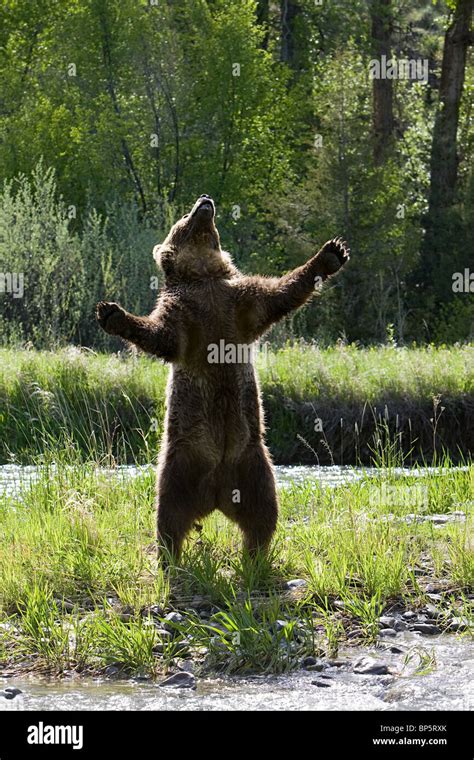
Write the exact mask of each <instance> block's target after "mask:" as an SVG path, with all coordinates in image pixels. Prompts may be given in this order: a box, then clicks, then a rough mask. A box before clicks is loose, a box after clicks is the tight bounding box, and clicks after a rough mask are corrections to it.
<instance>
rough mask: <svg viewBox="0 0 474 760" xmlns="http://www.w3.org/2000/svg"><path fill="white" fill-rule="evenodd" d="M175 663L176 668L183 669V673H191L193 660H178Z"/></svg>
mask: <svg viewBox="0 0 474 760" xmlns="http://www.w3.org/2000/svg"><path fill="white" fill-rule="evenodd" d="M176 664H177V666H178V668H179V669H180V670H182V671H183V673H191V674H193V672H194V662H193V661H192V660H178V662H177V663H176Z"/></svg>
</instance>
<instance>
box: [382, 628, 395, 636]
mask: <svg viewBox="0 0 474 760" xmlns="http://www.w3.org/2000/svg"><path fill="white" fill-rule="evenodd" d="M396 635H397V632H396V630H395V628H382V630H381V631H379V636H380V637H381V638H385V636H396Z"/></svg>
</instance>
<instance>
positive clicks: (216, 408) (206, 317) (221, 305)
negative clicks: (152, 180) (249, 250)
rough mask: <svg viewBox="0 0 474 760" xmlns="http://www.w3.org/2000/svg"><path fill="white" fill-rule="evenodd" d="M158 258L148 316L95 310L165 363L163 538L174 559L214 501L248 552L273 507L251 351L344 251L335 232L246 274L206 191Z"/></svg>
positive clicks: (260, 543)
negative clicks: (288, 268)
mask: <svg viewBox="0 0 474 760" xmlns="http://www.w3.org/2000/svg"><path fill="white" fill-rule="evenodd" d="M154 256H155V259H156V260H157V263H158V264H159V265H160V266H161V269H162V270H163V273H164V277H165V283H164V287H163V289H162V291H161V293H160V295H159V298H158V302H157V304H156V308H155V309H154V310H153V312H152V313H151V314H150V316H149V317H136V316H134V315H133V314H129V313H128V312H127V311H125V310H124V309H123V308H122V307H121V306H119V305H118V304H116V303H107V302H101V303H99V304H98V305H97V319H98V321H99V324H100V325H101V327H102V328H103V329H104V330H105V331H106V332H107V333H109V334H110V335H117V336H120V337H121V338H123V339H124V340H126V341H128V342H130V343H134V344H135V345H136V346H138V347H139V348H140V349H143V351H146V352H148V353H150V354H154V355H155V356H159V357H160V358H161V359H164V360H165V361H167V362H170V363H171V365H172V367H171V372H170V377H169V383H168V390H167V412H166V422H165V434H164V437H163V441H162V445H161V453H160V457H159V463H158V486H157V491H158V493H157V503H158V545H159V546H160V547H161V548H162V549H164V550H165V552H164V553H165V555H166V556H169V555H171V556H173V557H174V558H175V559H177V558H178V557H179V554H180V551H181V547H182V544H183V540H184V538H185V536H186V534H187V533H188V531H189V530H190V529H191V527H192V526H193V524H194V523H195V522H196V520H200V519H201V518H203V517H206V515H209V514H210V513H211V512H213V511H214V510H215V509H219V510H221V512H223V513H224V514H225V515H227V517H229V518H230V519H231V520H234V521H235V522H236V523H237V524H238V525H239V527H240V528H241V530H242V532H243V535H244V546H245V548H246V549H247V550H248V551H249V552H250V553H251V554H254V553H255V552H256V551H257V550H259V549H261V550H265V549H266V548H267V547H268V544H269V542H270V540H271V538H272V535H273V532H274V530H275V527H276V523H277V513H278V504H277V496H276V489H275V479H274V474H273V469H272V464H271V459H270V455H269V452H268V450H267V448H266V446H265V442H264V432H265V428H264V422H263V414H262V405H261V399H260V389H259V385H258V381H257V377H256V375H255V370H254V367H253V364H252V352H251V351H249V350H246V349H248V348H249V347H250V346H251V344H252V343H253V342H254V341H256V340H257V338H258V337H259V336H261V335H262V334H263V333H264V332H265V331H266V330H268V328H269V327H270V326H271V325H272V324H273V323H274V322H277V321H278V320H279V319H282V317H285V316H286V315H287V314H289V313H290V312H292V311H294V310H295V309H297V308H298V307H300V306H302V304H304V303H305V301H307V300H308V299H309V298H310V296H311V295H312V294H313V293H314V292H315V290H316V289H317V287H318V285H319V283H320V282H322V281H324V280H326V279H327V278H328V277H331V276H332V275H334V274H335V273H336V272H337V271H338V270H339V269H340V268H341V267H342V266H343V265H344V264H345V263H346V261H347V260H348V259H349V250H348V248H347V246H346V244H345V243H344V242H342V240H340V239H335V240H331V241H329V242H327V243H325V245H324V246H323V247H322V248H321V250H320V251H319V253H317V254H316V255H315V256H313V257H312V258H311V259H310V260H309V261H308V262H307V263H306V264H303V265H302V266H300V267H298V268H297V269H294V270H293V271H292V272H289V273H288V274H286V275H284V276H283V277H280V278H268V277H260V276H258V275H257V276H253V275H244V274H242V273H241V272H239V271H238V270H237V269H236V267H235V266H234V265H233V263H232V260H231V258H230V256H229V254H228V253H226V252H225V251H223V250H222V249H221V246H220V239H219V233H218V231H217V228H216V226H215V206H214V202H213V201H212V199H211V198H210V197H209V196H208V195H201V196H200V198H198V200H197V201H196V203H195V204H194V206H193V208H192V210H191V211H190V212H189V213H188V214H185V215H184V216H183V218H182V219H180V220H179V221H177V222H176V224H175V225H174V226H173V227H172V228H171V231H170V233H169V234H168V237H167V238H166V240H165V241H164V243H162V244H161V245H158V246H156V247H155V249H154Z"/></svg>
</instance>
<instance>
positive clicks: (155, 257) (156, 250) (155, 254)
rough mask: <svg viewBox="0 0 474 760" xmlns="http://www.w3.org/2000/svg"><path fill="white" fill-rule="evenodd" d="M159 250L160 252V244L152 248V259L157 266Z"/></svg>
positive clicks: (158, 263)
mask: <svg viewBox="0 0 474 760" xmlns="http://www.w3.org/2000/svg"><path fill="white" fill-rule="evenodd" d="M160 250H161V243H159V244H158V245H155V247H154V248H153V258H154V259H155V261H156V263H157V265H158V266H160Z"/></svg>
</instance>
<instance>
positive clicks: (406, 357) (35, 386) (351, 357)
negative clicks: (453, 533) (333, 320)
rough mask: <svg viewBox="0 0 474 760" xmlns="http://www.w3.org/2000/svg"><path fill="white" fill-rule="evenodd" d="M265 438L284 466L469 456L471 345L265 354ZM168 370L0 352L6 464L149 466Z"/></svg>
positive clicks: (84, 356) (119, 360)
mask: <svg viewBox="0 0 474 760" xmlns="http://www.w3.org/2000/svg"><path fill="white" fill-rule="evenodd" d="M257 365H258V368H259V376H260V381H261V387H262V392H263V398H264V407H265V413H266V420H267V428H268V432H267V440H268V444H269V447H270V449H271V451H272V454H273V457H274V460H275V462H276V463H279V464H295V463H309V464H317V463H319V464H322V465H324V464H333V463H334V464H359V463H362V464H371V463H373V462H375V463H376V464H379V463H380V464H386V463H387V462H386V461H383V460H384V457H385V458H386V456H387V452H388V455H389V456H390V457H391V460H392V461H393V460H396V461H397V462H398V463H399V464H402V463H403V462H405V463H406V464H409V465H410V464H413V463H415V462H416V461H418V462H419V461H424V462H426V463H428V464H429V463H431V462H432V461H433V458H435V459H436V458H438V459H439V458H440V457H441V456H442V453H443V452H449V454H450V457H451V459H452V461H455V462H462V461H463V460H464V459H465V458H468V457H469V456H472V453H473V451H474V346H472V345H470V346H461V347H444V348H431V347H429V348H410V349H408V348H395V347H380V348H370V349H357V348H355V347H351V346H348V347H347V346H346V347H335V348H330V349H324V350H322V349H318V348H315V347H311V346H307V345H301V346H293V347H287V348H284V349H281V350H278V351H271V350H269V351H267V350H266V347H265V346H264V348H263V350H262V351H260V353H259V356H258V359H257ZM167 373H168V368H167V367H166V366H164V365H163V364H162V363H161V362H159V361H154V360H152V359H150V358H147V357H144V356H140V357H136V356H128V355H120V356H117V355H96V354H94V353H92V352H90V351H87V350H85V349H77V348H69V349H65V350H62V351H58V352H54V353H50V352H36V351H27V350H19V351H14V350H10V349H0V462H4V463H5V462H11V461H17V462H20V463H24V464H27V463H30V462H32V461H34V460H36V459H37V458H38V457H41V455H42V454H43V453H44V452H45V451H47V450H49V449H51V448H54V449H56V450H63V451H66V452H67V453H68V456H69V457H70V458H71V457H73V456H76V458H77V459H80V460H87V459H93V460H95V461H96V460H101V461H103V462H119V463H126V462H139V463H140V462H141V463H145V462H150V461H154V460H155V458H156V454H157V450H158V446H159V440H160V437H161V433H162V426H163V417H164V394H165V387H166V378H167Z"/></svg>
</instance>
